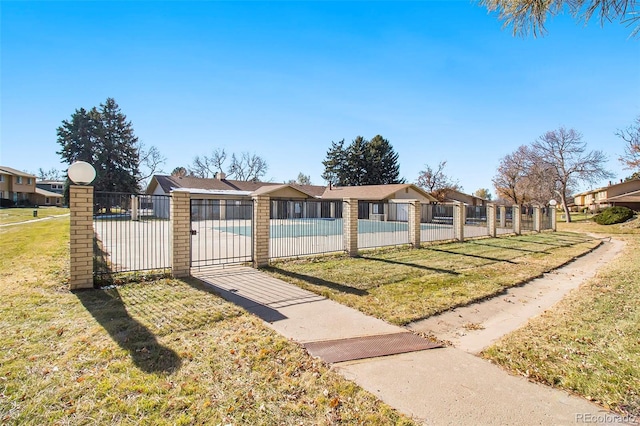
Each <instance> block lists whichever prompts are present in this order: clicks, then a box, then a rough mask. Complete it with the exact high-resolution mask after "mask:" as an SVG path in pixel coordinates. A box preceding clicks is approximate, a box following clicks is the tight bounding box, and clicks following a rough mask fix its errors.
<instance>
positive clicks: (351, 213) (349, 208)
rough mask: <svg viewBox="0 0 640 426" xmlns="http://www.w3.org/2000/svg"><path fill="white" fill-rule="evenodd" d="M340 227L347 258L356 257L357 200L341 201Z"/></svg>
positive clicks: (346, 199) (345, 199)
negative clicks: (341, 227)
mask: <svg viewBox="0 0 640 426" xmlns="http://www.w3.org/2000/svg"><path fill="white" fill-rule="evenodd" d="M342 226H343V230H342V234H343V236H344V250H345V251H346V252H347V254H348V255H349V256H354V257H355V256H358V200H355V199H353V198H344V199H343V200H342Z"/></svg>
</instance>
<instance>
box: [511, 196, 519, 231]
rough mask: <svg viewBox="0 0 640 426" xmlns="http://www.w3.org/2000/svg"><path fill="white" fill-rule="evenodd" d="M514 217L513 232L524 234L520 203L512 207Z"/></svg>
mask: <svg viewBox="0 0 640 426" xmlns="http://www.w3.org/2000/svg"><path fill="white" fill-rule="evenodd" d="M512 209H513V210H512V213H511V215H512V217H513V233H514V234H516V235H520V234H522V212H521V210H520V206H519V205H517V204H516V205H514V206H513V207H512Z"/></svg>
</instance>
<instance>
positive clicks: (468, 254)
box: [427, 247, 518, 265]
mask: <svg viewBox="0 0 640 426" xmlns="http://www.w3.org/2000/svg"><path fill="white" fill-rule="evenodd" d="M427 250H433V251H439V252H441V253H449V254H457V255H458V256H466V257H473V258H475V259H483V260H490V261H492V262H504V263H510V264H512V265H517V264H518V262H514V261H512V260H509V259H500V258H498V257H490V256H481V255H479V254H471V253H460V252H457V251H453V250H444V249H439V248H434V247H429V248H428V249H427Z"/></svg>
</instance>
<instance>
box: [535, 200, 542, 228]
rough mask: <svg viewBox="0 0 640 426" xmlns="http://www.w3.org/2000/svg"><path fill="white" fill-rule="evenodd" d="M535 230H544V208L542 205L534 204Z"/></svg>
mask: <svg viewBox="0 0 640 426" xmlns="http://www.w3.org/2000/svg"><path fill="white" fill-rule="evenodd" d="M533 230H534V231H536V232H540V231H542V208H540V206H533Z"/></svg>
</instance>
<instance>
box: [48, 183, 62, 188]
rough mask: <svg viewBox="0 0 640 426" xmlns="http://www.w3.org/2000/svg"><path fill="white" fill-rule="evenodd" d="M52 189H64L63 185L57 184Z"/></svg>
mask: <svg viewBox="0 0 640 426" xmlns="http://www.w3.org/2000/svg"><path fill="white" fill-rule="evenodd" d="M51 189H62V185H60V184H57V183H52V184H51Z"/></svg>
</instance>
